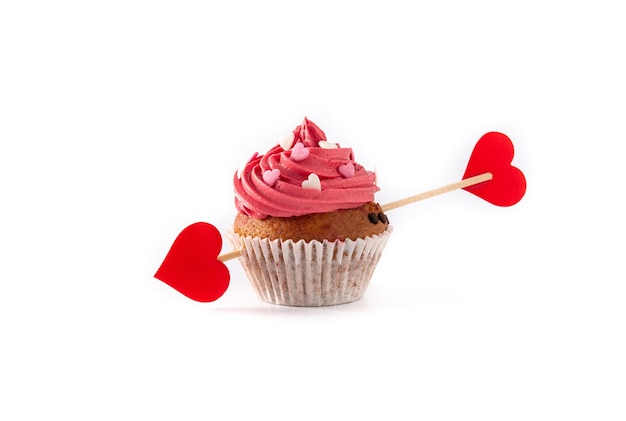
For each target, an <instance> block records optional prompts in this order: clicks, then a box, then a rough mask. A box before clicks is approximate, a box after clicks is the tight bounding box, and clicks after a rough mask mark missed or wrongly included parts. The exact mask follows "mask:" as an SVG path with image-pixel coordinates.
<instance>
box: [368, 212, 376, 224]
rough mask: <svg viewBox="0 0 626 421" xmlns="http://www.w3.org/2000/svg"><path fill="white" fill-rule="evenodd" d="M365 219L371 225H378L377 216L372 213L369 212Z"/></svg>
mask: <svg viewBox="0 0 626 421" xmlns="http://www.w3.org/2000/svg"><path fill="white" fill-rule="evenodd" d="M367 218H368V219H369V220H370V222H371V223H372V224H378V214H376V213H374V212H370V213H368V214H367Z"/></svg>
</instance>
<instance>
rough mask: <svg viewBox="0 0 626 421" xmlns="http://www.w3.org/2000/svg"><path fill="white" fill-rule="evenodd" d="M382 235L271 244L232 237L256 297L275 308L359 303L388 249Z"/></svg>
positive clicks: (388, 232)
mask: <svg viewBox="0 0 626 421" xmlns="http://www.w3.org/2000/svg"><path fill="white" fill-rule="evenodd" d="M391 232H392V228H391V226H388V228H387V230H386V231H385V232H383V233H382V234H379V235H375V236H371V237H366V238H358V239H357V240H350V239H348V240H345V241H339V240H337V241H328V240H324V241H316V240H313V241H309V242H305V241H304V240H300V241H296V242H294V241H293V240H286V241H282V240H269V239H267V238H260V237H242V236H239V235H237V234H235V233H234V232H232V231H231V232H229V236H228V237H229V240H230V242H231V243H232V245H233V247H235V248H237V249H240V250H241V251H242V255H241V257H240V258H239V261H240V262H241V265H242V266H243V268H244V270H245V272H246V274H247V275H248V278H249V280H250V284H251V285H252V287H253V289H254V291H255V292H256V293H257V295H258V297H259V298H260V299H261V300H262V301H265V302H268V303H271V304H280V305H287V306H301V307H320V306H329V305H336V304H344V303H349V302H352V301H356V300H359V299H360V298H361V297H363V294H364V293H365V290H366V289H367V287H368V285H369V282H370V279H371V278H372V274H373V273H374V269H375V268H376V265H377V263H378V260H379V259H380V256H381V254H382V252H383V249H384V248H385V245H386V244H387V241H388V239H389V236H390V235H391Z"/></svg>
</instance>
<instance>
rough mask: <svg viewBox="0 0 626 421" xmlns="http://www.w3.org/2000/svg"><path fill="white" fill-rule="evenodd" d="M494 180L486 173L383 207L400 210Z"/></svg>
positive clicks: (386, 209)
mask: <svg viewBox="0 0 626 421" xmlns="http://www.w3.org/2000/svg"><path fill="white" fill-rule="evenodd" d="M492 178H493V174H491V173H490V172H486V173H484V174H480V175H476V176H474V177H470V178H466V179H464V180H461V181H459V182H456V183H452V184H448V185H447V186H443V187H439V188H437V189H433V190H430V191H427V192H424V193H420V194H416V195H415V196H411V197H407V198H404V199H400V200H396V201H395V202H391V203H387V204H385V205H382V206H381V207H382V208H383V211H384V212H387V211H389V210H392V209H395V208H399V207H400V206H405V205H408V204H411V203H415V202H418V201H420V200H424V199H428V198H430V197H433V196H438V195H440V194H444V193H448V192H451V191H453V190H458V189H464V188H465V187H469V186H473V185H474V184H478V183H483V182H485V181H489V180H491V179H492Z"/></svg>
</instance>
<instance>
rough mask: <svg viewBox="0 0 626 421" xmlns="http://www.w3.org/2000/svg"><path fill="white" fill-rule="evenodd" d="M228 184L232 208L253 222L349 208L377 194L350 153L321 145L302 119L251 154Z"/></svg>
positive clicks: (322, 140) (318, 135)
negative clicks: (232, 190) (265, 148)
mask: <svg viewBox="0 0 626 421" xmlns="http://www.w3.org/2000/svg"><path fill="white" fill-rule="evenodd" d="M234 186H235V206H236V207H237V210H238V211H239V212H241V213H243V214H246V215H248V216H251V217H253V218H257V219H263V218H265V217H267V216H274V217H289V216H301V215H306V214H311V213H321V212H332V211H335V210H338V209H350V208H354V207H358V206H361V205H362V204H364V203H367V202H371V201H373V200H374V193H376V192H377V191H378V190H379V188H378V187H377V186H376V175H375V174H374V173H373V172H371V171H367V170H366V169H365V168H363V166H361V165H359V164H358V163H357V162H356V161H355V160H354V154H353V152H352V149H351V148H343V147H341V146H340V145H339V144H338V143H330V142H328V141H326V135H325V134H324V132H323V131H322V130H321V129H320V128H319V127H317V125H315V123H313V122H312V121H310V120H309V119H307V118H306V117H305V119H304V121H303V122H302V124H300V125H299V126H298V127H296V128H295V129H294V131H293V132H292V133H289V134H288V135H286V136H284V137H283V138H281V139H280V140H279V144H278V145H276V146H274V147H272V148H271V149H270V150H269V151H268V152H267V153H266V154H265V155H258V154H254V155H253V156H252V158H250V159H249V160H248V161H247V162H246V163H245V164H244V165H243V166H242V167H241V168H240V169H239V170H238V171H237V172H236V173H235V176H234Z"/></svg>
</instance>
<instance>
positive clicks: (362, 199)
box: [229, 118, 392, 306]
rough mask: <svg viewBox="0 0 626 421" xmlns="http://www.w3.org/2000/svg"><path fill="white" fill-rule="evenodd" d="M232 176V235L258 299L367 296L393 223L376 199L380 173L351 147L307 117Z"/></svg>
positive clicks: (317, 301) (315, 300)
mask: <svg viewBox="0 0 626 421" xmlns="http://www.w3.org/2000/svg"><path fill="white" fill-rule="evenodd" d="M233 181H234V191H235V206H236V208H237V216H236V217H235V221H234V224H233V227H232V230H231V232H230V233H229V239H230V242H231V243H232V245H233V247H235V248H236V249H239V250H241V252H242V255H241V257H240V259H239V261H240V262H241V264H242V266H243V268H244V270H245V272H246V274H247V275H248V278H249V279H250V283H251V285H252V287H253V289H254V290H255V292H256V293H257V295H258V296H259V298H260V299H261V300H263V301H265V302H268V303H273V304H281V305H289V306H327V305H335V304H343V303H348V302H352V301H356V300H358V299H360V298H361V297H362V296H363V294H364V293H365V290H366V289H367V286H368V284H369V282H370V279H371V277H372V274H373V272H374V268H375V267H376V264H377V263H378V260H379V259H380V256H381V254H382V251H383V249H384V247H385V245H386V243H387V240H388V238H389V235H390V234H391V231H392V228H391V226H390V225H389V221H388V219H387V216H386V215H385V213H384V212H383V210H382V208H381V206H380V205H379V204H378V203H376V202H375V201H374V194H375V193H376V192H377V191H378V190H379V188H378V187H377V186H376V175H375V174H374V173H373V172H371V171H367V170H366V169H365V168H364V167H363V166H361V165H360V164H358V163H357V162H356V161H355V160H354V153H353V151H352V149H351V148H345V147H342V146H340V145H339V144H338V143H333V142H329V141H327V140H326V135H325V134H324V132H323V131H322V130H321V129H320V128H319V127H317V126H316V125H315V124H314V123H313V122H311V121H310V120H308V119H307V118H305V119H304V121H303V122H302V124H300V125H299V126H298V127H296V128H295V129H294V131H293V132H291V133H289V134H288V135H286V136H284V137H282V138H281V139H280V140H279V142H278V144H277V145H275V146H273V147H272V148H271V149H270V150H269V151H268V152H267V153H265V154H264V155H258V154H254V155H253V156H252V158H250V160H248V161H247V162H246V163H245V164H244V165H242V167H241V168H240V169H239V170H238V171H237V172H236V174H235V176H234V179H233Z"/></svg>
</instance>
